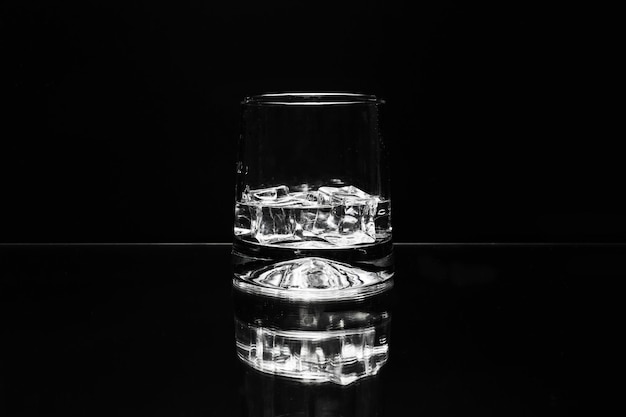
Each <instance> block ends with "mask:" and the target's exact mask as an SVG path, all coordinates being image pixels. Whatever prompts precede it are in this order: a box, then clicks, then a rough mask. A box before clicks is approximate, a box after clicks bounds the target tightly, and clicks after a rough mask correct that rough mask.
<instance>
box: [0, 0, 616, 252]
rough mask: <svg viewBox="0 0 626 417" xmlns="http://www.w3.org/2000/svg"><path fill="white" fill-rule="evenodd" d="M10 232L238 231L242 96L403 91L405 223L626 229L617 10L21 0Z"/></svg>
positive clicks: (404, 231)
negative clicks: (617, 102) (616, 123)
mask: <svg viewBox="0 0 626 417" xmlns="http://www.w3.org/2000/svg"><path fill="white" fill-rule="evenodd" d="M0 11H1V14H0V24H1V25H0V27H1V31H2V32H1V35H2V36H1V39H2V40H1V42H2V52H1V53H2V57H1V59H2V67H3V69H4V70H7V69H8V71H6V72H4V75H2V84H1V85H2V87H1V88H2V91H1V93H2V94H1V99H0V100H2V102H3V104H4V107H5V110H3V111H2V116H1V117H2V126H1V128H0V129H1V130H0V134H1V135H2V138H1V141H0V143H1V145H0V165H1V168H0V187H1V188H0V214H2V216H1V217H0V241H3V242H176V241H188V242H228V241H230V239H231V230H232V221H231V219H232V200H233V196H234V149H235V147H234V143H235V138H236V137H237V134H238V132H237V129H238V122H239V120H238V117H239V101H240V100H241V99H242V98H243V97H244V96H246V95H250V94H256V93H262V92H268V91H315V90H325V91H347V90H350V91H360V92H365V93H372V94H376V95H378V96H379V97H381V98H384V99H386V100H387V103H388V104H387V109H386V110H387V114H386V118H385V125H384V126H383V128H384V129H385V136H386V138H387V141H388V142H389V144H390V147H391V152H392V174H393V194H392V199H393V204H394V206H393V216H394V217H393V221H394V238H395V240H396V241H399V242H408V241H420V242H437V241H456V242H463V241H483V242H491V241H494V242H507V241H539V242H542V241H604V242H609V241H624V240H625V239H624V238H625V237H626V216H625V215H624V210H623V207H621V206H620V205H619V204H618V200H619V197H620V196H621V194H622V192H623V186H622V180H621V177H622V174H623V167H622V165H623V164H622V159H623V158H622V154H621V152H620V151H618V150H617V149H618V148H617V147H616V146H615V144H614V143H613V141H614V140H616V139H618V138H619V137H620V135H618V134H616V133H615V132H613V131H612V129H610V128H609V126H610V125H611V123H612V120H613V119H614V118H615V117H616V115H617V114H618V113H617V109H618V108H617V107H612V106H610V102H611V99H612V98H619V94H618V93H617V84H615V83H614V81H612V77H611V75H612V73H613V72H614V71H615V69H614V68H615V65H614V63H615V62H616V60H617V57H618V55H619V54H617V53H616V52H617V51H618V50H617V49H612V48H611V46H610V43H611V41H612V39H614V34H613V32H614V29H615V28H616V26H614V25H611V24H610V23H609V19H608V17H609V16H611V15H612V14H613V13H614V12H612V11H611V10H599V9H593V10H592V9H590V8H589V6H585V7H582V6H577V5H575V4H572V3H568V4H564V5H559V4H556V3H551V2H481V3H480V4H475V3H474V2H460V1H441V2H435V1H428V2H409V1H404V2H403V1H373V0H372V1H363V0H360V1H352V0H350V1H332V2H331V1H273V2H253V1H236V2H235V1H233V2H217V3H216V2H210V1H197V0H193V1H175V2H174V1H171V2H165V1H144V2H135V1H110V0H109V1H80V2H43V1H3V2H2V6H0Z"/></svg>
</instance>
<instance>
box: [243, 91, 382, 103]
mask: <svg viewBox="0 0 626 417" xmlns="http://www.w3.org/2000/svg"><path fill="white" fill-rule="evenodd" d="M241 104H243V105H253V106H264V105H278V106H328V105H353V104H367V105H371V104H375V105H377V104H385V100H382V99H380V98H378V97H376V96H375V95H372V94H363V93H351V92H311V93H308V92H290V93H263V94H257V95H252V96H247V97H245V98H244V99H243V101H242V102H241Z"/></svg>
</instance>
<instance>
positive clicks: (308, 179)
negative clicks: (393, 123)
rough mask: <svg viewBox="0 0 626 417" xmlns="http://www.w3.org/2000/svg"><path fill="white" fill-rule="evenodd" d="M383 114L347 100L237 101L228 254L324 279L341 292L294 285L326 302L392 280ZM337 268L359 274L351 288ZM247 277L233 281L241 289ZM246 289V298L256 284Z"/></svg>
mask: <svg viewBox="0 0 626 417" xmlns="http://www.w3.org/2000/svg"><path fill="white" fill-rule="evenodd" d="M382 104H383V102H382V101H381V100H378V99H377V98H376V97H374V96H369V95H364V94H353V93H284V94H263V95H259V96H254V97H248V98H246V99H245V100H244V101H243V103H242V120H241V121H242V126H241V136H240V141H239V150H238V157H237V184H236V203H235V220H234V245H233V249H234V252H235V253H237V254H238V255H240V256H243V257H246V256H247V257H250V258H254V259H256V260H259V259H263V260H265V261H267V264H268V265H269V264H271V263H273V262H277V261H283V262H284V264H282V266H283V267H286V268H287V269H296V270H303V269H304V270H307V269H310V268H313V269H314V270H318V269H319V268H321V269H324V270H325V271H324V274H325V275H326V276H334V277H335V278H337V279H338V281H339V282H338V283H337V284H335V281H337V280H332V279H331V280H330V281H327V282H325V283H318V282H317V281H315V280H313V281H314V282H310V281H307V280H306V279H305V280H303V279H300V278H296V281H298V284H297V285H296V288H298V289H299V288H302V285H305V286H307V288H310V287H313V286H314V287H316V288H322V287H323V288H324V289H325V290H326V292H327V293H328V294H331V293H332V292H334V293H336V292H337V291H336V290H345V289H347V288H351V289H352V290H353V292H358V291H359V289H361V288H364V287H366V286H368V285H370V284H372V283H379V282H381V281H384V280H386V279H388V278H389V277H390V276H391V274H392V259H391V256H390V255H391V251H392V245H391V203H390V189H389V188H390V184H389V175H388V167H387V157H386V152H385V147H384V143H383V140H382V136H381V131H380V127H379V110H380V108H381V106H382ZM298 258H311V259H315V260H314V261H312V262H308V261H300V260H298ZM343 263H347V264H349V265H351V266H354V267H356V266H358V267H359V268H360V269H355V270H353V275H354V274H356V275H357V277H356V278H355V279H349V278H346V279H344V280H341V277H342V276H345V274H343V273H342V269H343V268H344V267H343V266H342V264H343ZM314 264H315V265H314ZM256 269H259V267H258V266H257V267H256ZM361 270H365V271H367V272H368V273H373V274H378V276H376V277H374V276H368V275H371V274H362V273H361V272H360V271H361ZM329 271H331V272H329ZM246 272H248V271H244V272H242V273H241V274H240V275H239V278H241V279H243V280H246V277H245V273H246ZM315 274H317V272H315ZM302 276H303V275H302V274H300V275H298V277H302ZM306 276H310V274H308V273H307V274H306ZM288 281H293V280H292V279H291V278H288ZM247 282H248V283H249V284H251V285H252V287H250V288H251V289H252V290H254V289H255V288H256V285H258V284H259V282H258V281H253V280H248V281H247ZM320 285H321V286H322V287H320ZM281 288H283V289H288V288H292V286H291V285H290V284H285V285H283V284H281Z"/></svg>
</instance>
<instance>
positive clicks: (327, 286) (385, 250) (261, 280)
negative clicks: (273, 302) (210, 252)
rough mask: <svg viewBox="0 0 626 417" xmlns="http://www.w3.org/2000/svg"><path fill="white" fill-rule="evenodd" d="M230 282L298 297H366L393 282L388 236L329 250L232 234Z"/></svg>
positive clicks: (268, 293)
mask: <svg viewBox="0 0 626 417" xmlns="http://www.w3.org/2000/svg"><path fill="white" fill-rule="evenodd" d="M232 254H233V269H234V277H233V286H235V287H236V288H238V289H240V290H242V291H245V292H247V293H250V294H259V295H265V296H270V297H276V298H285V299H291V300H300V301H316V300H342V299H351V298H355V297H356V298H363V297H369V296H372V295H375V294H378V293H380V292H383V291H385V290H387V289H389V288H391V287H392V286H393V279H392V277H393V253H392V245H391V240H388V241H385V242H381V243H379V244H376V245H365V246H357V247H353V248H342V249H334V250H312V249H309V250H298V249H293V248H282V247H279V248H277V247H271V246H264V245H258V244H256V245H255V244H251V243H249V242H246V241H238V240H235V243H234V245H233V253H232Z"/></svg>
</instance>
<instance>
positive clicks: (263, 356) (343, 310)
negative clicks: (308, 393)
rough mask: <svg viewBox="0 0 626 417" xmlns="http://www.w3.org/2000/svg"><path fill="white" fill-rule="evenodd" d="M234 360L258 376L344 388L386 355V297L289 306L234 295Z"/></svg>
mask: <svg viewBox="0 0 626 417" xmlns="http://www.w3.org/2000/svg"><path fill="white" fill-rule="evenodd" d="M235 297H236V299H235V326H236V330H235V338H236V346H237V355H238V356H239V358H240V359H241V360H242V361H243V362H244V363H245V364H247V365H248V366H250V367H252V368H254V369H256V370H258V371H261V372H263V373H267V374H271V375H277V376H282V377H287V378H292V379H296V380H299V381H304V382H332V383H335V384H339V385H347V384H350V383H353V382H355V381H357V380H359V379H362V378H365V377H369V376H373V375H376V374H377V373H378V371H379V370H380V369H381V368H382V367H383V365H384V364H385V362H386V361H387V358H388V355H389V324H390V321H391V315H390V311H389V300H388V297H389V296H388V295H387V293H383V294H379V295H378V296H375V297H370V298H367V299H363V300H361V301H359V302H338V301H335V302H316V303H306V302H290V301H279V300H276V299H270V298H266V297H260V296H254V295H250V294H247V293H243V292H239V291H235Z"/></svg>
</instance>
